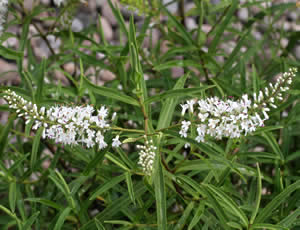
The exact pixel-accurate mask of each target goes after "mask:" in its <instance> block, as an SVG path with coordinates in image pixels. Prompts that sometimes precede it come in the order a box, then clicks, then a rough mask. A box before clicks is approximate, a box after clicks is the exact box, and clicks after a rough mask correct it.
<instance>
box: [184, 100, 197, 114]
mask: <svg viewBox="0 0 300 230" xmlns="http://www.w3.org/2000/svg"><path fill="white" fill-rule="evenodd" d="M195 103H196V102H195V101H194V100H189V101H187V102H186V104H187V105H188V108H189V111H190V113H193V112H194V104H195Z"/></svg>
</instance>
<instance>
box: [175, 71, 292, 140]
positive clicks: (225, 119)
mask: <svg viewBox="0 0 300 230" xmlns="http://www.w3.org/2000/svg"><path fill="white" fill-rule="evenodd" d="M296 72H297V70H296V69H290V70H289V72H286V73H284V74H283V75H282V76H281V77H279V78H278V79H277V82H276V83H275V84H274V85H273V84H269V88H265V89H264V90H261V91H259V92H258V93H253V100H251V99H249V96H248V95H247V94H245V95H243V96H242V98H241V99H240V100H237V101H233V100H231V99H227V100H221V99H219V98H218V97H211V98H206V99H200V100H198V103H197V104H198V110H199V113H198V118H199V121H197V122H201V123H202V124H200V125H198V126H197V133H198V135H197V136H196V138H195V140H196V141H197V142H204V140H205V137H206V136H207V135H208V136H211V137H213V138H216V139H221V138H223V137H228V138H240V136H241V135H247V134H249V133H252V132H254V131H255V130H256V129H257V127H262V126H264V121H265V120H267V119H269V115H268V112H269V111H270V107H273V108H277V106H276V105H275V99H277V100H283V95H282V93H283V92H285V91H287V90H288V89H289V87H287V86H285V85H286V84H290V83H291V81H292V78H294V77H295V76H296ZM194 104H195V103H194V101H193V100H191V101H187V104H184V105H181V106H182V108H183V109H184V112H185V110H186V109H187V106H188V108H189V110H190V111H192V112H193V111H194V108H193V106H194ZM262 117H263V118H262ZM181 124H182V125H181V129H180V131H179V134H180V136H181V137H184V138H186V137H187V132H188V129H189V126H190V124H191V123H190V122H189V121H182V123H181Z"/></svg>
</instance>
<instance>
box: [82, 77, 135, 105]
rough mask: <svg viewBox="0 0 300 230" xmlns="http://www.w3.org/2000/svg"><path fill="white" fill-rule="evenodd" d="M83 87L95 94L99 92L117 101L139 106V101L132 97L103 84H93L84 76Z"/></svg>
mask: <svg viewBox="0 0 300 230" xmlns="http://www.w3.org/2000/svg"><path fill="white" fill-rule="evenodd" d="M83 80H84V83H85V87H87V88H88V89H89V90H91V91H92V92H94V93H95V94H99V95H102V96H105V97H108V98H112V99H115V100H117V101H121V102H124V103H127V104H130V105H135V106H139V103H138V101H137V100H135V99H134V98H132V97H129V96H127V95H125V94H122V93H120V91H119V90H115V89H111V88H107V87H104V86H97V85H94V84H93V83H92V82H90V81H89V80H88V79H87V78H86V77H83Z"/></svg>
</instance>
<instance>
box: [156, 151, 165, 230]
mask: <svg viewBox="0 0 300 230" xmlns="http://www.w3.org/2000/svg"><path fill="white" fill-rule="evenodd" d="M154 187H155V199H156V210H157V229H159V230H165V229H167V203H166V191H165V180H164V173H163V169H162V165H161V159H160V155H159V154H156V161H155V174H154Z"/></svg>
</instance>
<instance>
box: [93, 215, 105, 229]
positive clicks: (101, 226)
mask: <svg viewBox="0 0 300 230" xmlns="http://www.w3.org/2000/svg"><path fill="white" fill-rule="evenodd" d="M95 224H96V227H97V229H98V230H105V228H104V226H103V225H102V224H101V222H100V221H99V220H97V218H95Z"/></svg>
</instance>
